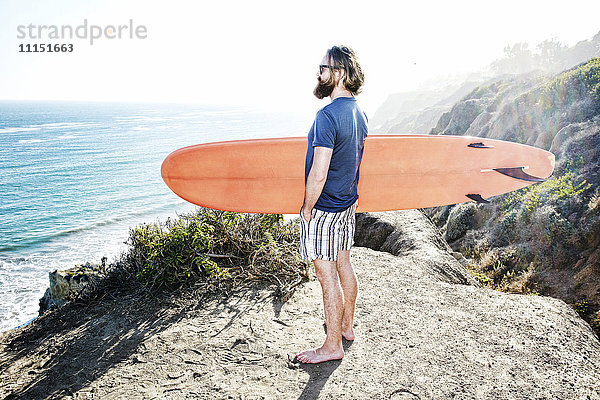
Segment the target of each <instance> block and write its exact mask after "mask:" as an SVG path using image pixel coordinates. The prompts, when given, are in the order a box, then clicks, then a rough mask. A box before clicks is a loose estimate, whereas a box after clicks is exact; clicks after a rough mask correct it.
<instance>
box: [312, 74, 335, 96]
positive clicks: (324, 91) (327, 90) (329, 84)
mask: <svg viewBox="0 0 600 400" xmlns="http://www.w3.org/2000/svg"><path fill="white" fill-rule="evenodd" d="M317 79H318V80H319V82H318V83H317V86H316V87H315V90H313V94H314V95H315V97H316V98H317V99H319V100H321V99H323V98H325V97H328V96H329V95H331V92H333V88H334V87H335V82H334V80H333V74H329V79H327V80H326V81H323V80H321V77H319V78H317Z"/></svg>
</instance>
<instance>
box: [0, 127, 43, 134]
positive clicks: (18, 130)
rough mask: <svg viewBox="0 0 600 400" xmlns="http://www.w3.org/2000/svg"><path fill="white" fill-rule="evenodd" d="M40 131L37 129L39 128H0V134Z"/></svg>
mask: <svg viewBox="0 0 600 400" xmlns="http://www.w3.org/2000/svg"><path fill="white" fill-rule="evenodd" d="M40 129H41V128H39V127H25V126H19V127H12V128H0V134H3V133H16V132H31V131H39V130H40Z"/></svg>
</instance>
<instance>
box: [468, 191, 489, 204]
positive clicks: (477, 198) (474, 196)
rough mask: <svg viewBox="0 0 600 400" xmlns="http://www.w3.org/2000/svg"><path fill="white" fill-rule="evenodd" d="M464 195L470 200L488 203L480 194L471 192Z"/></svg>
mask: <svg viewBox="0 0 600 400" xmlns="http://www.w3.org/2000/svg"><path fill="white" fill-rule="evenodd" d="M466 196H467V197H468V198H470V199H471V200H473V201H476V202H478V203H489V201H487V200H486V199H484V198H483V197H481V195H480V194H478V193H471V194H467V195H466Z"/></svg>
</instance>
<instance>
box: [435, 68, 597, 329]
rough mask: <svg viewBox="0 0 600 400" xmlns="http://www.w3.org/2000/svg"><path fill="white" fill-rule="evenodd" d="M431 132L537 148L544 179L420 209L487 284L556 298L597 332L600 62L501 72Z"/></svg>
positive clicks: (440, 121)
mask: <svg viewBox="0 0 600 400" xmlns="http://www.w3.org/2000/svg"><path fill="white" fill-rule="evenodd" d="M431 133H432V134H452V135H471V136H479V137H489V138H494V139H502V140H509V141H514V142H518V143H524V144H528V145H532V146H537V147H541V148H544V149H546V150H550V151H552V152H553V153H554V154H555V155H556V157H557V166H556V170H555V173H554V175H553V177H552V178H551V179H549V180H548V181H546V182H544V183H542V184H536V185H533V186H530V187H527V188H524V189H521V190H520V191H517V192H513V193H509V194H506V195H503V196H499V197H497V198H495V199H494V200H493V201H492V204H477V205H476V204H473V203H465V204H461V205H457V206H446V207H439V208H434V209H430V210H427V213H428V215H430V216H431V217H432V219H433V220H434V221H435V222H436V223H437V224H438V226H439V227H440V228H441V230H442V232H443V233H444V235H445V238H446V239H447V240H448V241H449V243H450V245H451V246H452V248H453V249H454V250H456V251H460V252H461V253H463V254H465V255H466V256H467V257H469V258H471V259H472V267H473V268H474V270H475V271H476V273H479V274H481V275H480V277H481V278H482V280H483V281H484V282H486V283H487V284H489V285H490V286H492V287H496V288H501V289H503V290H509V291H516V292H539V293H543V294H547V295H551V296H555V297H558V298H561V299H564V300H565V301H567V302H568V303H571V304H573V305H574V307H575V308H576V309H577V310H578V311H579V312H580V314H582V315H583V316H584V317H585V318H586V319H587V320H588V321H589V322H590V323H591V324H592V326H594V328H595V329H596V330H597V331H599V330H600V314H598V310H599V309H600V248H599V242H600V200H599V199H600V165H599V163H598V160H599V159H600V158H599V157H600V59H598V58H596V59H592V60H590V61H588V62H586V63H584V64H582V65H579V66H577V67H575V68H573V69H571V70H568V71H565V72H563V73H561V74H558V75H555V76H550V77H545V76H539V75H535V76H532V75H526V76H519V77H513V78H501V79H498V80H497V81H496V82H493V83H492V84H490V85H487V86H484V87H480V88H477V89H475V90H474V91H472V92H471V93H470V94H469V95H467V96H466V97H464V98H463V99H462V100H461V101H459V102H458V103H457V104H456V105H454V107H452V109H451V110H450V111H449V112H447V113H445V114H444V115H443V116H442V117H441V118H440V119H439V121H438V123H437V125H436V127H435V128H434V129H433V130H432V132H431Z"/></svg>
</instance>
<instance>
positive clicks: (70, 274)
mask: <svg viewBox="0 0 600 400" xmlns="http://www.w3.org/2000/svg"><path fill="white" fill-rule="evenodd" d="M104 262H105V259H104V258H103V265H102V266H100V265H97V264H90V263H86V264H85V265H79V266H76V267H74V268H71V269H67V270H62V271H60V270H55V271H53V272H50V273H48V279H49V281H50V287H49V288H48V289H46V293H44V297H42V298H41V299H40V310H39V314H40V315H42V314H43V313H44V312H46V311H47V310H48V309H49V308H50V307H52V306H53V305H56V306H59V307H60V306H62V305H63V304H65V302H66V301H67V299H68V298H69V296H72V295H74V294H76V293H78V292H79V291H81V290H82V289H83V288H84V287H86V286H87V285H88V284H89V283H90V282H91V281H93V280H94V279H96V278H98V277H99V276H100V275H102V270H103V268H104V267H103V266H104Z"/></svg>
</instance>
